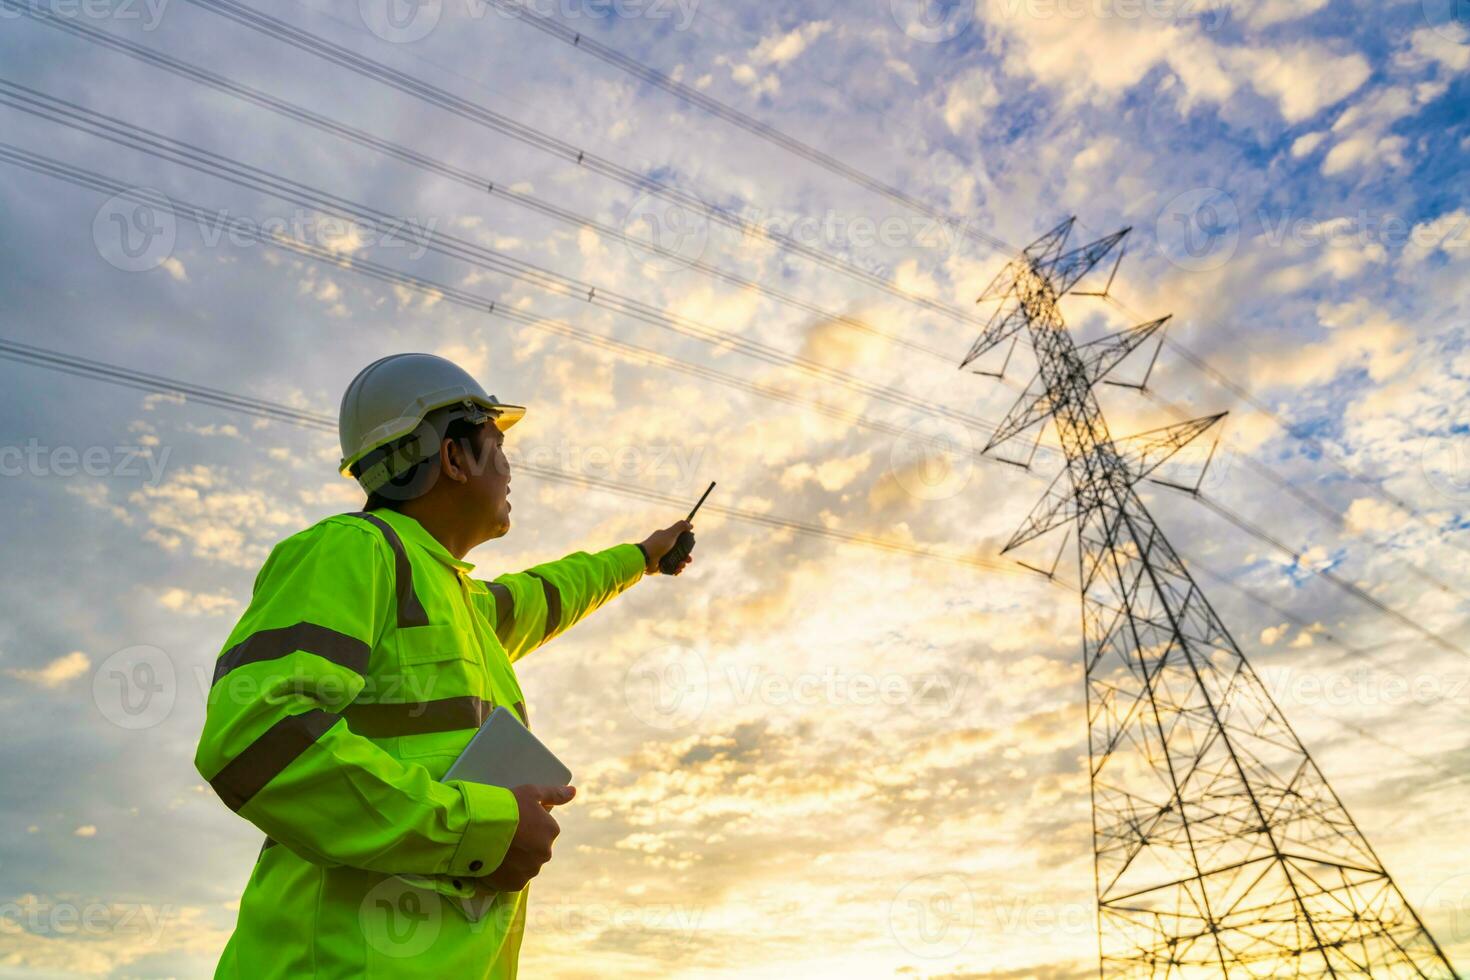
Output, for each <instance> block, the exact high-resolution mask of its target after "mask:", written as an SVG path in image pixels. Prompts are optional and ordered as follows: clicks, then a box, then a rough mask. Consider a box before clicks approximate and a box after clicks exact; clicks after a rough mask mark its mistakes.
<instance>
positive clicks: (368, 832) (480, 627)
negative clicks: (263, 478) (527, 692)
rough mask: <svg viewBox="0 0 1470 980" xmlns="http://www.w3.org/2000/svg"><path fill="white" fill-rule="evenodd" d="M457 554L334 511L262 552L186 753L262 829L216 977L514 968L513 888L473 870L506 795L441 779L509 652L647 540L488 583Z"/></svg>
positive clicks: (553, 627)
mask: <svg viewBox="0 0 1470 980" xmlns="http://www.w3.org/2000/svg"><path fill="white" fill-rule="evenodd" d="M473 568H474V566H473V565H471V564H469V563H468V562H465V561H461V560H459V559H456V558H455V557H454V556H453V555H451V554H450V553H449V552H448V551H447V550H446V549H445V548H444V546H443V545H441V544H440V543H439V542H438V541H437V540H435V538H434V537H433V536H432V535H430V534H429V533H428V532H427V531H426V530H424V528H423V526H422V525H420V524H419V523H418V522H417V521H415V520H413V519H412V518H409V517H405V516H403V515H401V514H398V513H395V512H392V511H374V512H372V513H368V514H343V515H339V516H336V517H329V518H327V519H326V520H324V521H321V522H320V523H318V524H317V525H315V526H314V527H311V528H309V529H307V530H305V531H302V532H301V533H300V534H297V535H294V536H293V537H290V538H288V539H286V540H285V541H282V542H281V543H280V544H278V545H277V546H276V547H275V549H274V550H273V551H272V552H271V555H270V557H269V558H268V559H267V560H266V563H265V566H264V567H263V568H262V569H261V570H260V575H259V576H258V577H257V578H256V581H255V590H254V594H253V597H252V598H251V602H250V607H249V608H248V609H247V610H246V611H245V614H244V615H243V616H242V617H241V619H240V622H239V624H238V625H236V627H235V629H234V631H233V632H232V633H231V634H230V637H229V640H228V641H227V642H226V644H225V648H224V651H223V652H222V653H221V654H220V656H219V659H218V660H217V661H216V665H215V671H214V681H213V686H212V687H211V689H210V694H209V708H208V714H207V717H206V719H205V723H204V733H203V736H202V737H201V738H200V741H199V750H198V753H197V754H196V756H195V765H196V767H197V768H198V769H199V772H200V774H201V775H203V776H204V777H205V778H206V779H207V780H209V783H210V785H211V786H213V787H214V790H215V792H216V793H218V794H219V797H220V799H222V800H223V801H224V802H225V804H226V805H227V806H229V807H230V809H232V810H234V811H235V812H236V813H238V814H240V816H242V817H244V818H245V819H247V820H249V821H250V822H251V823H253V824H255V826H257V827H258V828H260V829H261V830H262V831H264V832H265V834H266V835H267V837H266V842H265V846H264V847H263V848H262V849H261V853H260V857H259V858H258V859H257V861H256V864H255V869H254V871H253V872H252V873H251V876H250V881H249V884H248V885H247V886H246V888H245V893H244V895H243V896H242V897H241V899H240V911H239V919H238V922H237V923H236V926H235V931H234V934H233V935H232V936H231V938H230V941H229V943H228V945H227V946H226V948H225V951H224V954H223V956H222V958H221V960H220V964H219V968H218V971H217V973H216V976H218V977H229V978H246V980H271V978H276V977H283V978H284V977H290V978H302V977H320V978H329V977H362V976H367V977H390V976H391V977H434V978H443V977H453V978H455V980H468V978H475V977H485V978H496V980H499V978H505V977H514V976H515V975H516V961H517V957H518V955H519V951H520V940H521V933H522V931H523V928H524V924H525V903H526V893H525V891H521V892H510V893H495V892H493V891H491V890H489V889H488V888H487V887H482V886H477V884H476V879H477V878H480V877H481V876H483V875H486V874H489V873H490V872H491V871H493V870H495V868H496V867H498V866H499V864H500V862H501V859H502V858H503V857H504V856H505V852H506V849H507V848H508V847H509V846H510V841H511V837H512V836H513V835H514V833H515V829H516V825H517V819H518V817H517V809H516V803H515V799H514V798H513V797H512V796H511V794H510V792H509V791H508V790H506V789H502V788H499V787H494V786H485V785H482V784H478V783H466V782H461V781H457V780H456V781H453V782H447V783H446V782H441V781H440V778H441V777H442V776H443V775H444V773H445V771H446V770H447V769H448V768H449V765H450V763H451V762H453V761H454V759H455V757H456V756H457V755H458V754H459V752H460V751H461V750H462V749H463V748H464V747H465V745H466V744H468V742H469V740H470V737H471V736H472V735H473V734H474V732H475V730H476V729H477V728H478V727H479V725H480V724H481V723H482V722H483V721H484V720H485V718H487V717H488V716H489V714H490V712H491V711H492V710H493V709H494V708H495V707H497V706H505V707H507V708H510V709H511V710H513V711H515V712H516V713H517V714H518V715H519V716H520V717H521V719H522V720H525V719H526V709H525V699H524V697H523V696H522V694H521V688H520V685H519V684H518V683H517V682H516V675H515V670H514V669H513V668H512V666H511V665H512V663H513V662H514V661H516V660H517V659H519V658H520V657H522V656H524V655H525V654H526V653H528V652H530V651H531V650H534V649H535V648H536V647H538V646H540V645H541V644H543V643H545V642H546V641H547V640H549V639H551V638H552V637H553V636H555V635H556V634H558V633H559V632H561V631H563V630H565V629H566V628H567V627H569V626H571V625H572V624H573V623H576V622H577V621H578V620H580V619H582V617H584V616H586V615H587V614H588V613H590V612H591V611H592V610H594V609H596V608H598V607H599V606H601V605H602V604H603V603H604V602H606V601H607V600H608V599H610V598H612V597H613V596H615V595H617V594H618V593H619V592H621V591H623V590H624V589H626V588H627V587H628V586H630V585H632V584H633V583H634V582H636V581H638V579H639V578H640V577H641V576H642V575H643V570H644V566H643V554H642V551H641V550H640V549H639V548H638V547H637V546H636V545H632V544H624V545H618V546H616V547H613V548H609V549H607V550H606V551H601V552H598V553H596V554H588V553H586V552H577V553H575V554H572V555H568V556H567V557H566V558H563V559H561V560H560V561H554V562H548V563H547V564H544V565H537V566H535V567H534V568H531V569H528V570H527V571H525V572H522V573H519V574H512V575H502V576H501V577H499V578H497V579H496V580H494V581H493V582H482V581H478V580H476V579H474V578H473V577H472V576H471V575H470V572H471V571H472V569H473ZM400 875H414V876H427V878H428V879H429V880H428V881H423V880H422V879H420V880H419V881H418V884H417V885H414V884H409V883H407V882H406V881H405V880H404V879H403V878H400V877H398V876H400ZM425 885H428V886H432V889H430V888H428V887H423V886H425ZM458 896H471V897H472V901H474V902H478V903H480V904H478V905H477V906H476V907H477V908H480V909H482V910H484V914H483V915H482V917H480V918H479V919H478V921H472V917H471V916H469V915H466V914H465V913H464V912H463V911H462V910H461V907H460V902H459V901H458V898H457V897H458Z"/></svg>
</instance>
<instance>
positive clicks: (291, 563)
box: [194, 521, 518, 877]
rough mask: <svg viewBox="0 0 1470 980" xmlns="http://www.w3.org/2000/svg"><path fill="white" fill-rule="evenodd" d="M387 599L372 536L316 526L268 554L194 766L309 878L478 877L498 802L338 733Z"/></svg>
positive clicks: (490, 851)
mask: <svg viewBox="0 0 1470 980" xmlns="http://www.w3.org/2000/svg"><path fill="white" fill-rule="evenodd" d="M393 595H394V580H393V567H392V565H391V564H390V559H389V552H388V547H387V544H386V542H384V541H383V540H382V539H381V537H380V536H378V535H377V534H376V532H374V531H373V530H372V529H371V528H367V527H358V526H356V525H355V524H351V523H337V522H330V521H329V522H327V523H324V524H319V525H317V526H316V527H314V528H311V529H310V530H308V531H304V532H302V533H301V534H298V535H296V536H295V537H293V538H289V539H287V540H286V541H283V542H282V543H281V544H279V545H277V547H276V549H275V550H274V551H273V552H272V553H271V556H270V558H269V559H268V560H267V561H266V564H265V567H264V568H262V569H261V572H260V576H259V577H258V578H257V579H256V583H255V593H254V596H253V598H252V599H251V602H250V606H249V608H248V609H247V610H246V611H245V614H244V616H243V617H241V619H240V622H239V623H238V624H237V625H236V626H235V629H234V631H233V632H232V633H231V634H230V638H229V640H228V642H227V643H226V644H225V649H224V652H223V653H221V654H220V656H219V659H218V660H216V662H215V670H214V680H213V683H212V686H211V688H210V692H209V701H208V709H207V713H206V716H205V722H204V733H203V735H202V736H201V738H200V740H199V748H198V752H197V753H196V755H195V758H194V765H195V767H196V768H197V769H198V770H199V773H200V775H202V776H204V778H205V779H207V780H208V781H209V783H210V785H211V786H212V787H213V788H214V791H215V792H216V793H217V794H219V797H220V799H222V800H223V801H224V802H225V804H226V805H227V806H228V807H229V808H230V809H232V810H234V811H235V812H237V813H238V814H240V816H242V817H244V818H245V819H247V820H249V821H250V822H251V823H253V824H255V825H256V826H257V827H259V828H260V829H261V830H262V831H264V832H265V833H266V834H267V835H268V836H269V837H270V838H272V839H273V840H275V841H277V842H279V843H281V844H284V845H286V846H287V847H289V848H291V849H292V850H293V851H295V852H296V853H298V854H300V855H301V856H302V857H304V858H306V859H308V860H310V861H314V862H316V863H318V864H324V865H347V866H349V867H355V868H363V869H367V870H372V871H383V872H396V873H412V874H449V875H463V876H467V877H474V876H478V875H484V874H488V873H489V872H491V871H493V870H494V869H495V868H496V867H498V866H499V864H500V862H501V860H502V859H503V858H504V856H505V852H506V850H507V848H508V847H509V846H510V841H511V838H512V837H513V836H514V834H515V830H516V825H517V820H518V811H517V808H516V803H515V799H514V797H512V796H511V795H510V792H509V791H508V790H505V789H502V788H500V787H495V786H486V785H481V784H478V783H464V782H459V781H454V782H449V783H441V782H438V781H437V780H435V779H433V778H432V777H431V776H430V775H429V772H428V770H426V769H425V768H424V767H423V766H420V765H416V764H405V763H403V762H400V761H398V760H397V759H395V758H393V757H392V756H391V755H389V754H388V753H387V752H385V751H383V749H381V748H379V747H378V746H377V745H376V744H374V743H373V742H371V741H369V740H368V739H366V738H364V737H362V736H360V735H356V734H354V733H353V732H351V731H350V730H348V727H347V724H346V722H345V721H344V720H343V719H342V716H341V711H342V709H343V708H344V707H345V706H346V705H348V704H350V703H351V702H352V700H353V699H354V698H355V697H357V695H358V693H359V692H360V691H361V690H362V689H363V686H364V684H365V683H366V681H365V675H366V674H367V673H368V662H369V658H370V656H371V654H372V651H373V649H374V648H375V647H376V646H377V644H378V641H379V639H380V638H381V637H382V635H383V630H384V628H385V627H386V625H387V622H388V619H389V617H390V616H391V615H392V614H393V610H394V609H395V604H394V602H393Z"/></svg>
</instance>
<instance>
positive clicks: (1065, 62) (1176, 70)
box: [984, 0, 1372, 123]
mask: <svg viewBox="0 0 1470 980" xmlns="http://www.w3.org/2000/svg"><path fill="white" fill-rule="evenodd" d="M984 7H985V9H986V11H987V15H986V16H987V22H988V23H989V24H990V25H991V27H992V28H993V29H994V30H995V31H997V32H998V33H999V34H1000V35H1001V36H1002V37H1003V38H1004V41H1005V45H1004V59H1005V62H1004V63H1005V66H1006V70H1007V71H1008V72H1010V73H1011V74H1013V75H1029V76H1031V77H1034V78H1037V79H1039V80H1040V81H1042V82H1045V83H1046V84H1048V85H1051V86H1053V87H1054V88H1056V89H1058V90H1059V91H1060V93H1061V96H1062V99H1063V102H1064V103H1065V104H1067V105H1074V106H1075V105H1077V104H1079V103H1082V102H1095V101H1101V102H1111V101H1113V100H1115V99H1117V98H1118V97H1120V96H1121V95H1123V94H1124V93H1125V92H1126V91H1128V90H1129V89H1132V88H1133V87H1134V86H1136V85H1139V84H1140V83H1142V82H1144V80H1145V78H1146V77H1147V76H1148V74H1149V73H1150V72H1151V71H1153V70H1154V69H1156V68H1159V67H1164V68H1167V69H1168V70H1169V71H1171V72H1172V73H1173V74H1174V75H1175V76H1176V77H1177V78H1178V79H1179V81H1180V82H1181V83H1182V102H1183V107H1184V108H1188V107H1189V106H1192V105H1195V104H1199V103H1213V104H1216V105H1222V104H1224V103H1225V102H1226V101H1227V100H1228V99H1230V98H1231V97H1232V96H1234V95H1235V94H1236V93H1237V92H1238V91H1239V90H1240V89H1241V88H1242V87H1249V88H1250V89H1252V90H1254V91H1255V92H1257V93H1258V94H1260V95H1262V96H1264V97H1265V98H1267V99H1269V100H1271V101H1272V103H1273V104H1274V105H1275V106H1276V109H1277V111H1278V112H1280V114H1281V116H1282V118H1283V119H1285V120H1286V122H1288V123H1296V122H1301V121H1303V120H1305V119H1308V118H1310V117H1312V116H1313V115H1315V114H1316V113H1318V112H1320V111H1322V110H1323V109H1325V108H1327V107H1329V106H1331V105H1334V104H1336V103H1338V102H1340V101H1342V100H1343V99H1345V98H1346V97H1348V96H1349V95H1351V94H1352V93H1353V92H1354V91H1356V90H1357V89H1358V88H1359V87H1360V86H1361V85H1362V84H1363V83H1364V82H1365V81H1367V80H1368V78H1369V76H1370V75H1371V73H1372V69H1371V67H1370V65H1369V63H1368V61H1367V59H1366V58H1364V57H1363V56H1362V55H1360V54H1358V53H1356V52H1352V51H1339V50H1335V49H1334V48H1332V47H1329V46H1328V45H1326V44H1323V43H1321V42H1315V41H1307V40H1300V41H1296V42H1292V43H1285V44H1281V45H1279V46H1274V47H1273V46H1271V45H1270V44H1267V43H1264V42H1259V41H1254V42H1252V41H1248V42H1247V43H1244V44H1240V45H1233V46H1232V45H1226V44H1224V43H1221V42H1219V41H1217V40H1215V38H1214V37H1213V36H1212V33H1211V32H1209V31H1207V30H1206V29H1205V28H1204V27H1203V26H1201V25H1203V23H1204V22H1203V21H1199V22H1193V21H1191V20H1189V19H1188V18H1182V17H1181V18H1170V17H1150V16H1135V17H1123V16H1111V17H1109V16H1089V15H1087V14H1086V13H1085V12H1079V13H1078V14H1076V15H1068V14H1064V13H1063V11H1064V10H1069V9H1076V10H1079V11H1080V8H1076V7H1070V8H1069V7H1067V6H1066V5H1056V6H1054V7H1048V8H1047V9H1048V11H1049V14H1048V15H1047V16H1041V15H1039V14H1035V13H1034V12H1033V13H1032V14H1031V15H1029V16H1028V15H1027V14H1028V11H1027V10H1026V9H1025V8H1027V4H1025V3H1024V2H1019V0H986V2H985V5H984Z"/></svg>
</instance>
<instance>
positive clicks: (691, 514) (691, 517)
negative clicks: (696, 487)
mask: <svg viewBox="0 0 1470 980" xmlns="http://www.w3.org/2000/svg"><path fill="white" fill-rule="evenodd" d="M714 488H715V481H714V480H711V481H709V486H708V487H706V488H705V491H704V493H703V494H702V495H701V496H700V498H699V503H697V504H695V505H694V509H693V510H691V511H690V512H689V516H688V517H686V518H684V520H686V521H692V520H694V515H695V514H697V513H699V508H701V507H703V506H704V498H705V497H708V496H709V492H710V491H711V490H713V489H714Z"/></svg>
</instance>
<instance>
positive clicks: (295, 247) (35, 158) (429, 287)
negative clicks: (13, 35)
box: [0, 143, 1463, 652]
mask: <svg viewBox="0 0 1470 980" xmlns="http://www.w3.org/2000/svg"><path fill="white" fill-rule="evenodd" d="M0 159H4V160H7V161H9V162H12V163H16V164H18V165H20V166H23V167H26V168H27V169H31V170H34V171H37V172H40V173H44V174H47V175H49V176H54V177H59V178H60V179H63V180H67V181H69V182H71V183H74V184H78V185H80V186H84V187H90V188H92V189H94V190H99V191H102V192H104V193H110V194H128V193H132V192H133V191H132V189H131V188H129V187H127V186H126V185H124V184H121V183H120V182H117V181H112V180H110V179H108V178H105V177H103V176H101V175H99V174H96V173H93V172H91V171H86V170H83V169H81V168H76V167H71V166H70V165H67V164H63V163H61V162H60V161H56V160H53V159H50V158H47V157H44V156H40V155H38V154H32V153H29V152H28V151H24V150H21V149H19V148H18V147H13V146H9V145H8V144H4V143H0ZM147 203H149V204H151V205H153V206H155V207H162V208H164V209H165V210H169V211H171V212H172V213H175V214H176V215H180V216H183V217H186V218H193V220H195V221H200V220H204V219H207V218H209V217H210V216H209V215H208V214H207V212H205V211H204V210H203V209H201V208H197V207H195V206H193V205H190V204H187V203H185V202H181V201H173V200H168V201H153V200H149V201H148V202H147ZM220 220H222V221H223V222H224V223H225V224H227V225H229V226H230V229H231V231H232V232H234V233H235V234H238V235H244V236H245V237H247V238H249V239H250V240H253V241H257V242H259V243H261V244H268V245H272V246H275V247H278V248H283V249H286V250H289V251H294V252H297V253H298V254H303V255H306V256H308V257H311V258H314V259H316V260H318V261H321V262H324V263H326V264H329V265H333V266H336V267H339V268H340V267H344V265H345V267H346V268H348V269H350V270H351V271H353V272H357V273H359V274H361V275H364V276H367V277H370V278H375V279H379V280H381V281H386V282H390V283H393V284H395V285H403V286H406V287H408V288H411V289H415V290H418V291H421V292H425V293H429V294H433V295H436V296H440V297H442V298H444V299H447V300H449V301H450V302H454V303H456V304H458V305H463V306H466V307H468V308H471V309H474V310H476V311H485V312H489V313H491V314H498V315H501V316H504V317H507V318H510V319H514V320H516V321H517V322H523V323H526V325H528V326H533V327H537V328H539V329H547V328H548V326H547V324H546V322H545V321H542V320H541V319H540V318H537V317H533V316H530V315H527V314H524V313H522V312H521V311H517V310H513V309H510V308H508V307H505V306H500V305H497V304H496V303H495V302H494V301H491V300H487V299H486V298H484V297H480V296H476V295H474V294H470V293H466V292H465V291H463V290H459V289H457V288H455V287H451V286H448V285H447V284H443V283H437V282H433V281H431V280H425V279H422V278H420V277H417V276H411V275H409V274H406V273H400V272H397V271H396V270H392V269H389V268H388V267H385V266H381V265H378V264H376V263H373V262H371V261H369V260H365V259H353V260H352V261H351V262H350V263H345V264H344V260H343V258H342V257H341V256H340V255H337V254H335V253H332V252H330V251H329V250H327V249H324V248H321V247H319V246H313V245H310V244H309V243H305V242H300V241H298V240H294V239H286V238H283V237H278V236H265V235H262V234H260V233H259V232H258V231H257V230H256V229H255V228H254V227H253V226H251V225H250V224H248V223H246V222H244V221H242V220H241V219H220ZM557 327H560V328H563V329H557ZM551 330H552V332H555V333H559V334H562V335H566V333H564V332H563V330H565V331H567V332H571V331H575V328H572V327H570V325H567V324H554V325H552V327H551ZM580 333H581V332H580V331H577V332H576V333H574V334H572V335H573V336H574V337H575V336H577V335H579V334H580ZM602 340H603V341H604V342H606V343H607V344H609V345H612V346H618V347H621V346H623V345H622V342H615V341H611V340H610V339H608V338H602ZM600 346H601V344H600ZM711 380H715V379H714V378H711ZM722 380H724V381H725V382H726V383H728V381H729V380H730V379H728V378H726V379H722ZM736 383H737V384H741V382H739V381H738V380H737V382H736ZM987 424H988V423H987ZM1207 503H1208V502H1207ZM1238 526H1239V525H1238ZM1241 529H1242V530H1247V531H1248V533H1249V528H1247V527H1243V526H1242V527H1241ZM1272 543H1275V544H1277V545H1278V546H1279V547H1281V548H1282V549H1283V550H1286V551H1287V552H1288V553H1291V552H1290V549H1287V548H1286V546H1284V545H1280V544H1279V543H1277V542H1274V541H1273V542H1272ZM1006 567H1007V568H1010V566H1006ZM1321 574H1323V575H1324V577H1326V578H1328V580H1329V581H1334V583H1342V586H1346V587H1347V589H1348V591H1350V592H1353V593H1354V594H1355V595H1359V597H1360V598H1364V599H1365V601H1368V602H1370V603H1371V604H1373V605H1374V606H1375V607H1376V608H1379V610H1380V611H1381V612H1384V613H1385V614H1387V615H1390V616H1391V617H1393V618H1395V619H1396V620H1398V621H1400V622H1404V623H1406V624H1408V625H1410V626H1411V627H1412V628H1415V629H1416V630H1419V629H1420V628H1419V627H1417V624H1414V623H1413V621H1412V620H1411V619H1409V618H1408V617H1406V616H1404V615H1403V614H1402V613H1399V612H1397V611H1396V610H1393V609H1392V608H1391V607H1388V606H1386V605H1384V604H1382V603H1380V602H1379V601H1378V600H1376V599H1373V598H1372V597H1371V596H1368V595H1367V593H1363V592H1361V590H1358V589H1356V587H1354V586H1351V583H1345V582H1343V580H1341V579H1338V578H1337V577H1336V576H1331V575H1330V573H1325V572H1323V573H1321ZM1340 587H1341V586H1340ZM1420 631H1422V630H1420ZM1438 642H1440V643H1441V644H1446V643H1447V641H1444V640H1443V639H1442V638H1440V639H1439V640H1438ZM1451 648H1452V649H1456V650H1457V652H1463V651H1459V650H1458V648H1453V647H1451Z"/></svg>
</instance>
